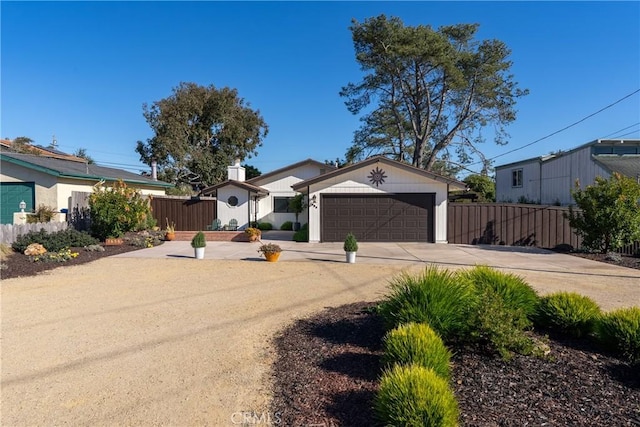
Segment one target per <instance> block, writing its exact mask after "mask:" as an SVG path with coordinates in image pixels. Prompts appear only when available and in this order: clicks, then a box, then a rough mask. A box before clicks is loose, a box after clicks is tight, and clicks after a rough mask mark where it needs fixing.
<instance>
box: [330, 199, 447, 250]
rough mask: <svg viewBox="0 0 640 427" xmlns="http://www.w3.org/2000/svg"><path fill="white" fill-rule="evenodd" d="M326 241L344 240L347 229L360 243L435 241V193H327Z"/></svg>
mask: <svg viewBox="0 0 640 427" xmlns="http://www.w3.org/2000/svg"><path fill="white" fill-rule="evenodd" d="M320 206H321V231H320V233H321V235H320V239H321V240H322V241H323V242H341V241H343V240H344V237H345V235H346V234H347V233H348V232H352V233H353V234H355V236H356V238H357V239H358V240H359V241H361V242H432V243H433V242H434V241H435V239H434V207H435V194H434V193H402V194H384V195H361V194H340V195H338V194H325V195H323V196H322V203H321V204H320Z"/></svg>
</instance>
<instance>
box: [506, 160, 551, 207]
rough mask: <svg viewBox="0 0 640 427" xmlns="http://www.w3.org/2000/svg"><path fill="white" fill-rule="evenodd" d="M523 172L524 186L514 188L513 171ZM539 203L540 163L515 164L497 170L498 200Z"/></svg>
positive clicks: (533, 161)
mask: <svg viewBox="0 0 640 427" xmlns="http://www.w3.org/2000/svg"><path fill="white" fill-rule="evenodd" d="M518 169H521V170H522V186H521V187H513V186H512V180H511V179H512V174H513V171H515V170H518ZM523 199H525V200H527V201H531V202H537V201H538V200H540V162H539V161H538V160H537V159H536V160H532V161H530V162H522V163H515V164H512V165H507V166H505V167H497V168H496V200H497V201H499V202H517V201H518V200H523Z"/></svg>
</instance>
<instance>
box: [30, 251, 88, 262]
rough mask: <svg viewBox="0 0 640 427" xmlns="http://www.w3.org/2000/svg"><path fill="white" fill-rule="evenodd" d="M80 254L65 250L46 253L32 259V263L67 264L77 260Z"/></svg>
mask: <svg viewBox="0 0 640 427" xmlns="http://www.w3.org/2000/svg"><path fill="white" fill-rule="evenodd" d="M77 256H78V252H71V249H63V250H61V251H58V252H46V253H44V254H42V255H36V256H32V257H30V259H31V261H32V262H65V261H69V260H70V259H73V258H76V257H77Z"/></svg>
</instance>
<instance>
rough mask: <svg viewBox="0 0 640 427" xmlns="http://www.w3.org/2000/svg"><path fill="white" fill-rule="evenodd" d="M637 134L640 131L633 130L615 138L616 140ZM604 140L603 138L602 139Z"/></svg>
mask: <svg viewBox="0 0 640 427" xmlns="http://www.w3.org/2000/svg"><path fill="white" fill-rule="evenodd" d="M636 132H640V129H636V130H632V131H631V132H627V133H623V134H622V135H618V136H614V138H622V137H623V136H627V135H632V134H634V133H636ZM600 139H602V138H600Z"/></svg>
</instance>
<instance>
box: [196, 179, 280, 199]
mask: <svg viewBox="0 0 640 427" xmlns="http://www.w3.org/2000/svg"><path fill="white" fill-rule="evenodd" d="M228 185H234V186H236V187H239V188H242V189H244V190H248V191H250V192H252V193H257V194H258V195H259V196H266V195H268V194H269V192H268V191H267V190H266V189H264V188H262V187H258V186H257V185H253V184H250V183H249V182H247V181H236V180H234V179H228V180H226V181H224V182H221V183H219V184H216V185H212V186H210V187H207V188H204V189H202V190H201V191H200V194H202V195H203V196H208V195H210V194H213V193H215V192H216V191H218V189H219V188H222V187H226V186H228Z"/></svg>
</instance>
